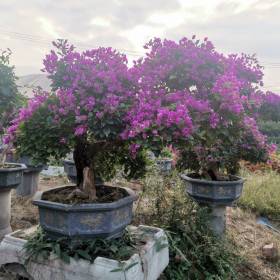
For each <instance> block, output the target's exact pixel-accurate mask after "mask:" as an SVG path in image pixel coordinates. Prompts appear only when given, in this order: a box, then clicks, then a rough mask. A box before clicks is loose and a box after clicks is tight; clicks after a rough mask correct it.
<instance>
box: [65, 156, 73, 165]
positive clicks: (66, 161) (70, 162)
mask: <svg viewBox="0 0 280 280" xmlns="http://www.w3.org/2000/svg"><path fill="white" fill-rule="evenodd" d="M63 163H67V164H74V165H75V161H74V160H73V159H66V158H65V159H64V160H63Z"/></svg>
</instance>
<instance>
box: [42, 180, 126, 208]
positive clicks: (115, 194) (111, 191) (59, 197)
mask: <svg viewBox="0 0 280 280" xmlns="http://www.w3.org/2000/svg"><path fill="white" fill-rule="evenodd" d="M72 192H73V187H69V188H65V189H61V190H53V191H51V192H47V193H44V194H43V197H42V199H43V200H47V201H51V202H58V203H63V204H70V205H71V204H87V203H111V202H115V201H118V200H120V199H122V198H124V197H126V196H128V194H127V192H126V191H125V190H124V189H121V188H115V187H111V186H104V185H98V186H96V195H97V199H95V200H91V199H89V198H86V199H85V198H80V197H71V198H69V197H70V194H71V193H72Z"/></svg>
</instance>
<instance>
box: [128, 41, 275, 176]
mask: <svg viewBox="0 0 280 280" xmlns="http://www.w3.org/2000/svg"><path fill="white" fill-rule="evenodd" d="M145 48H146V49H147V50H148V52H147V54H146V56H145V57H144V58H141V59H139V60H138V61H136V62H135V63H134V67H133V68H132V69H130V72H131V75H132V77H133V78H134V79H135V81H137V84H138V87H139V92H138V94H137V98H136V99H135V105H134V107H133V109H132V110H131V111H130V112H129V114H128V117H127V118H128V121H129V122H130V126H128V127H133V130H126V131H125V132H124V133H123V137H124V138H127V139H129V138H137V137H139V139H141V140H143V144H144V145H147V143H149V146H150V147H152V148H153V149H154V150H160V149H162V147H164V146H167V145H170V144H172V145H173V146H174V147H176V148H177V150H178V151H180V156H181V159H180V160H179V161H178V167H180V168H182V169H187V168H188V169H191V170H193V171H195V172H196V173H199V174H200V175H202V176H203V177H206V178H211V179H212V180H219V179H221V177H223V178H224V175H225V174H235V173H236V172H237V170H238V163H239V161H240V160H241V159H245V160H249V161H252V162H257V161H265V160H266V159H267V156H268V153H269V151H270V150H271V149H273V147H271V146H269V145H267V143H266V139H265V137H264V136H263V135H262V134H261V133H260V131H259V129H258V126H257V124H256V121H255V116H256V115H255V114H256V111H257V109H258V108H259V107H260V105H261V103H262V98H263V92H262V91H261V87H262V77H263V73H262V67H261V66H260V65H259V64H258V62H257V60H256V58H255V56H248V55H245V54H242V55H224V54H222V53H219V52H217V51H216V50H215V48H214V46H213V44H212V43H211V42H210V41H209V40H208V39H207V38H205V39H204V40H203V41H199V40H196V38H195V37H193V38H192V39H190V40H189V39H187V38H183V39H182V40H180V41H179V42H178V43H177V42H174V41H171V40H161V39H158V38H156V39H153V40H151V41H150V42H149V43H148V44H147V45H146V46H145ZM137 147H140V144H138V146H137ZM221 174H222V175H221Z"/></svg>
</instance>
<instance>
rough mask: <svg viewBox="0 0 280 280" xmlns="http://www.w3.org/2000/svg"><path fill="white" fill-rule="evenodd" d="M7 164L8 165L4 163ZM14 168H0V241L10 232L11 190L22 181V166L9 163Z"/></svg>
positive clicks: (23, 167) (23, 166)
mask: <svg viewBox="0 0 280 280" xmlns="http://www.w3.org/2000/svg"><path fill="white" fill-rule="evenodd" d="M6 164H9V163H6ZM10 165H13V166H15V167H14V168H0V241H1V240H2V238H3V237H4V236H5V234H7V233H10V232H11V231H12V229H11V225H10V220H11V190H12V189H13V188H16V187H17V186H18V185H19V184H20V183H21V180H22V176H23V170H24V169H25V168H26V167H25V165H23V164H15V163H10Z"/></svg>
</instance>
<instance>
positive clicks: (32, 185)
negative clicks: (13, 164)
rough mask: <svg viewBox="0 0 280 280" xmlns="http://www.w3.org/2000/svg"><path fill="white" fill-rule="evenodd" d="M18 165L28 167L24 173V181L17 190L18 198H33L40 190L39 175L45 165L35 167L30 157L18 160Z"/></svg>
mask: <svg viewBox="0 0 280 280" xmlns="http://www.w3.org/2000/svg"><path fill="white" fill-rule="evenodd" d="M17 162H18V163H23V164H25V165H26V167H27V168H26V169H25V170H24V171H23V180H22V182H21V184H20V185H19V186H18V187H17V189H16V194H17V195H18V196H33V195H34V194H35V193H36V192H37V190H38V184H39V175H40V172H41V171H42V170H43V168H44V166H43V164H38V165H34V164H32V162H31V158H30V157H26V156H24V157H21V158H20V159H19V160H17Z"/></svg>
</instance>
